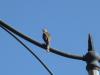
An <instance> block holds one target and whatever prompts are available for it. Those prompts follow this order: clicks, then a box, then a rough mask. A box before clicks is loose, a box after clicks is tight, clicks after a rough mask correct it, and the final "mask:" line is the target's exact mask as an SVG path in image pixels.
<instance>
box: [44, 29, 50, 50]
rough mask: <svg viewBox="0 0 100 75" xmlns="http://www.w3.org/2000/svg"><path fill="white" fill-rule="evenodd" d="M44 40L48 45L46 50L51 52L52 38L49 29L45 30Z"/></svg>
mask: <svg viewBox="0 0 100 75" xmlns="http://www.w3.org/2000/svg"><path fill="white" fill-rule="evenodd" d="M43 40H44V42H45V45H46V49H47V51H48V52H49V51H50V41H51V36H50V34H49V33H48V31H47V29H43Z"/></svg>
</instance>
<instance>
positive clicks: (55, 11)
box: [0, 0, 100, 75]
mask: <svg viewBox="0 0 100 75" xmlns="http://www.w3.org/2000/svg"><path fill="white" fill-rule="evenodd" d="M0 19H1V20H3V21H5V22H6V23H8V24H10V25H11V26H12V27H14V28H16V29H17V30H19V31H21V32H23V33H24V34H26V35H28V36H30V37H32V38H34V39H35V40H37V41H40V42H43V40H42V29H43V28H47V29H48V31H49V32H50V33H51V36H52V42H51V46H52V47H53V48H57V49H59V50H61V51H63V52H67V53H75V54H79V55H84V54H85V53H86V52H87V39H88V33H91V34H92V36H93V38H94V44H95V49H96V50H97V51H98V52H99V53H100V39H99V38H100V0H0ZM23 41H24V40H23ZM24 42H25V43H26V44H27V45H28V46H29V47H30V48H31V49H32V50H33V51H34V52H35V53H36V54H37V55H38V56H39V57H40V58H41V59H42V60H43V61H44V63H45V64H47V65H48V67H49V69H50V70H51V71H52V72H53V73H54V75H88V73H87V71H86V63H85V62H83V61H79V60H73V59H69V58H64V57H61V56H58V55H55V54H52V53H47V52H46V51H44V50H43V49H41V48H38V47H36V46H34V45H32V44H31V43H29V42H27V41H24ZM0 75H49V74H48V72H47V71H46V70H45V69H44V68H43V66H42V65H41V64H40V63H38V61H37V60H36V59H35V58H33V57H32V55H31V54H30V53H29V52H28V51H27V50H26V49H25V48H24V47H22V46H21V45H20V44H19V43H18V42H16V40H15V39H13V38H12V37H11V36H10V35H9V34H7V33H6V32H5V31H4V30H2V29H1V28H0Z"/></svg>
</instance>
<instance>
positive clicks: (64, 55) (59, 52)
mask: <svg viewBox="0 0 100 75" xmlns="http://www.w3.org/2000/svg"><path fill="white" fill-rule="evenodd" d="M0 26H2V27H4V28H6V29H8V30H9V31H11V32H12V33H14V34H16V35H17V36H19V37H21V38H23V39H24V40H27V41H28V42H30V43H32V44H34V45H36V46H38V47H41V48H43V49H46V47H45V45H44V44H43V43H40V42H38V41H36V40H34V39H32V38H30V37H28V36H26V35H25V34H23V33H21V32H19V31H17V30H16V29H14V28H12V27H11V26H10V25H8V24H6V23H4V22H3V21H1V20H0ZM50 52H52V53H54V54H57V55H60V56H63V57H68V58H72V59H78V60H84V56H82V55H76V54H70V53H64V52H61V51H60V50H57V49H54V48H50Z"/></svg>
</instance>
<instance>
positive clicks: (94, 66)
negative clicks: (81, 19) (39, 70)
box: [0, 20, 100, 75]
mask: <svg viewBox="0 0 100 75" xmlns="http://www.w3.org/2000/svg"><path fill="white" fill-rule="evenodd" d="M0 27H1V28H2V27H3V28H6V29H7V30H9V31H10V32H12V33H14V34H15V35H17V36H19V37H21V38H23V39H24V40H27V41H28V42H30V43H32V44H34V45H36V46H38V47H40V48H43V49H44V50H45V49H46V47H45V45H43V44H42V43H40V42H38V41H36V40H34V39H31V38H30V37H29V36H26V35H25V34H22V33H21V32H19V31H17V30H16V29H14V28H12V27H11V26H10V25H8V24H6V23H4V22H3V21H1V20H0ZM87 51H88V52H87V53H86V54H85V55H76V54H70V53H64V52H61V51H60V50H57V49H54V48H50V52H52V53H54V54H57V55H60V56H63V57H67V58H72V59H76V60H82V61H84V62H86V64H87V66H86V70H87V72H88V74H89V75H99V70H100V65H99V62H100V56H99V55H98V53H97V52H96V50H95V49H94V45H93V40H92V36H91V34H89V36H88V50H87Z"/></svg>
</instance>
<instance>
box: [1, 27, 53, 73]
mask: <svg viewBox="0 0 100 75" xmlns="http://www.w3.org/2000/svg"><path fill="white" fill-rule="evenodd" d="M1 28H3V29H4V30H5V31H6V32H7V33H9V34H10V35H11V36H12V37H13V38H15V39H16V40H17V41H18V42H19V43H20V44H21V45H22V46H24V47H25V48H26V49H27V50H28V51H29V52H30V53H31V54H32V55H33V56H34V57H35V58H36V59H37V60H38V61H39V62H40V64H41V65H42V66H43V67H44V68H45V69H46V70H47V71H48V73H49V74H50V75H53V73H52V72H51V71H50V70H49V68H48V67H47V66H46V65H45V64H44V63H43V61H42V60H41V59H40V58H39V57H38V56H37V55H36V54H35V53H34V52H33V51H32V50H31V49H30V48H29V47H28V46H27V45H25V44H24V43H23V42H22V41H21V40H20V39H19V38H18V37H16V36H15V35H14V34H13V33H12V32H10V31H9V30H8V29H6V28H4V27H2V26H1Z"/></svg>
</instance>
